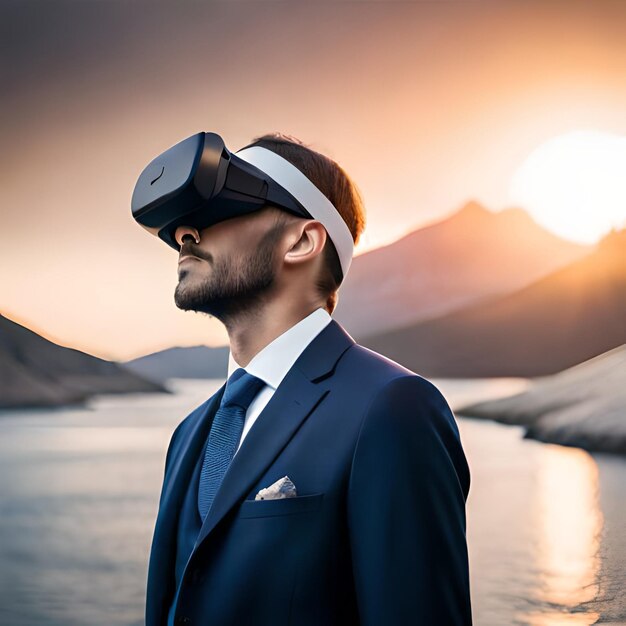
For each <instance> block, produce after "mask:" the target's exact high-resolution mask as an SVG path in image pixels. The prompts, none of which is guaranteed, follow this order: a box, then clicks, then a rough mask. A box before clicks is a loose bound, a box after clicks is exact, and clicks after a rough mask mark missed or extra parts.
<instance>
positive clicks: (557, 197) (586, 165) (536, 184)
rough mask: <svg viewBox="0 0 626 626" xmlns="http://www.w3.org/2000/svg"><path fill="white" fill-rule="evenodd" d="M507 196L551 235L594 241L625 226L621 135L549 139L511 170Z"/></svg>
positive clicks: (625, 156) (625, 157) (625, 146)
mask: <svg viewBox="0 0 626 626" xmlns="http://www.w3.org/2000/svg"><path fill="white" fill-rule="evenodd" d="M509 196H510V200H511V202H512V203H514V204H515V205H517V206H520V207H522V208H524V209H526V210H527V211H528V212H529V213H530V214H531V215H532V216H533V218H534V219H535V221H536V222H537V223H539V224H541V225H542V226H544V227H545V228H547V229H548V230H550V231H552V232H554V233H556V234H557V235H560V236H562V237H565V238H566V239H571V240H573V241H578V242H581V243H595V242H596V241H598V239H600V238H601V237H602V236H603V235H604V234H606V233H607V232H608V231H610V230H611V228H623V227H624V226H625V225H626V136H618V135H613V134H610V133H605V132H599V131H593V130H577V131H572V132H569V133H566V134H564V135H558V136H557V137H553V138H552V139H550V140H548V141H546V142H545V143H543V144H541V145H540V146H539V147H538V148H536V149H535V150H534V151H533V152H531V153H530V154H529V155H528V157H527V158H526V160H525V161H524V162H523V163H522V165H521V166H520V167H519V169H518V170H517V171H516V172H515V174H514V175H513V178H512V179H511V185H510V188H509Z"/></svg>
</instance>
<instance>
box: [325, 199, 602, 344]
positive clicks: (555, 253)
mask: <svg viewBox="0 0 626 626" xmlns="http://www.w3.org/2000/svg"><path fill="white" fill-rule="evenodd" d="M590 250H591V247H589V246H582V245H578V244H575V243H572V242H569V241H565V240H563V239H560V238H559V237H557V236H556V235H553V234H551V233H549V232H548V231H546V230H544V229H543V228H542V227H540V226H539V225H538V224H536V223H535V222H534V221H533V220H532V219H531V218H530V216H529V215H528V214H527V213H526V212H525V211H523V210H521V209H508V210H505V211H501V212H499V213H492V212H491V211H487V210H486V209H485V208H483V207H482V206H481V205H479V204H478V203H476V202H470V203H468V204H467V205H465V206H464V207H463V208H462V209H461V210H460V211H458V212H457V213H455V214H454V215H452V216H451V217H449V218H447V219H444V220H443V221H440V222H437V223H435V224H432V225H431V226H427V227H425V228H420V229H418V230H415V231H413V232H412V233H410V234H408V235H406V236H405V237H403V238H402V239H400V240H398V241H396V242H394V243H392V244H390V245H388V246H384V247H382V248H378V249H376V250H373V251H371V252H367V253H365V254H361V255H359V256H357V257H355V259H354V261H353V263H352V266H351V267H350V272H349V273H348V275H347V277H346V281H345V283H344V284H343V285H342V287H341V291H340V294H339V303H338V305H337V308H336V310H335V312H334V313H333V317H335V319H336V320H337V321H338V322H340V323H341V324H343V325H344V326H345V327H346V329H347V330H348V331H349V332H350V334H351V335H352V336H353V337H354V338H355V339H357V340H360V339H362V338H363V337H366V336H368V335H372V334H378V333H380V332H383V331H388V330H393V329H395V328H398V327H399V326H406V325H408V324H412V323H416V322H418V321H423V320H425V319H427V318H433V317H436V316H441V315H443V314H445V313H449V312H451V311H453V310H457V309H460V308H462V307H465V306H469V305H470V304H473V303H475V302H478V301H480V300H482V299H484V298H485V297H488V296H494V295H503V294H506V293H511V292H513V291H515V290H517V289H520V288H521V287H524V286H526V285H529V284H530V283H532V282H533V281H535V280H537V279H539V278H541V277H543V276H545V275H547V274H549V273H550V272H552V271H554V270H556V269H558V268H561V267H564V266H566V265H568V264H569V263H571V262H572V261H575V260H576V259H578V258H580V257H582V256H583V255H585V254H587V253H588V252H589V251H590Z"/></svg>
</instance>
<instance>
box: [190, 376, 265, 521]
mask: <svg viewBox="0 0 626 626" xmlns="http://www.w3.org/2000/svg"><path fill="white" fill-rule="evenodd" d="M264 386H265V382H264V381H262V380H261V379H260V378H257V377H256V376H253V375H252V374H248V372H246V370H244V369H243V368H242V367H240V368H238V369H236V370H235V371H234V372H233V373H232V374H231V376H230V378H229V379H228V380H227V381H226V389H225V390H224V395H223V396H222V401H221V403H220V406H219V408H218V409H217V412H216V413H215V417H214V418H213V424H212V425H211V432H210V433H209V439H208V442H207V446H206V451H205V453H204V462H203V464H202V471H201V474H200V481H199V485H198V511H199V513H200V517H201V518H202V519H203V520H204V518H205V517H206V514H207V513H208V512H209V509H210V508H211V504H212V503H213V498H214V497H215V494H216V493H217V490H218V488H219V486H220V484H221V482H222V479H223V478H224V474H225V473H226V470H227V469H228V466H229V464H230V462H231V460H232V458H233V456H235V452H236V450H237V446H238V445H239V439H240V438H241V433H242V431H243V423H244V419H245V417H246V411H247V410H248V407H249V406H250V404H251V402H252V400H253V399H254V397H255V396H256V395H257V393H258V392H259V391H260V389H261V388H262V387H264Z"/></svg>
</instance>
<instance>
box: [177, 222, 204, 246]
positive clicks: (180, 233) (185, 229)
mask: <svg viewBox="0 0 626 626" xmlns="http://www.w3.org/2000/svg"><path fill="white" fill-rule="evenodd" d="M187 235H189V236H190V237H193V240H194V241H195V242H196V243H200V233H199V232H198V231H197V230H196V229H195V228H192V227H191V226H179V227H178V228H177V229H176V230H175V231H174V239H175V240H176V243H177V244H178V245H179V246H181V247H182V245H183V240H184V238H185V237H186V236H187Z"/></svg>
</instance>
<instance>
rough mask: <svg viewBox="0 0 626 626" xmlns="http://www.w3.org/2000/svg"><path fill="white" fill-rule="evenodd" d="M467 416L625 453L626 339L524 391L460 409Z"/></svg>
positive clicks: (560, 441)
mask: <svg viewBox="0 0 626 626" xmlns="http://www.w3.org/2000/svg"><path fill="white" fill-rule="evenodd" d="M456 413H457V414H459V415H462V416H464V417H469V418H475V419H490V420H494V421H497V422H500V423H503V424H517V425H521V426H524V427H525V428H526V434H525V437H528V438H532V439H536V440H539V441H543V442H546V443H557V444H561V445H566V446H576V447H579V448H583V449H585V450H589V451H594V452H610V453H615V454H626V344H625V345H622V346H620V347H618V348H615V349H613V350H610V351H609V352H606V353H604V354H601V355H599V356H597V357H595V358H593V359H590V360H588V361H585V362H584V363H581V364H580V365H577V366H575V367H571V368H569V369H566V370H564V371H562V372H560V373H558V374H554V375H552V376H545V377H542V378H537V379H535V380H534V382H533V384H532V386H531V387H530V388H529V389H528V390H526V391H524V392H522V393H519V394H516V395H513V396H509V397H506V398H499V399H497V400H490V401H485V402H479V403H476V404H471V405H467V406H464V407H461V408H458V409H457V410H456Z"/></svg>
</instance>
